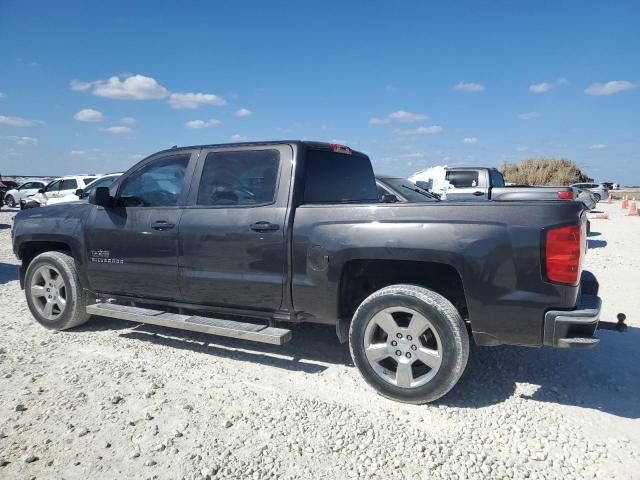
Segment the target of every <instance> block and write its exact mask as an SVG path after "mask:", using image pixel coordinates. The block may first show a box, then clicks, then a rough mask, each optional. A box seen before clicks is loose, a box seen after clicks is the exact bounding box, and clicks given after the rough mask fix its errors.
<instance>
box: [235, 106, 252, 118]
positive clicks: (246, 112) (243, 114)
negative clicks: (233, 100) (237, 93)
mask: <svg viewBox="0 0 640 480" xmlns="http://www.w3.org/2000/svg"><path fill="white" fill-rule="evenodd" d="M234 115H235V116H236V117H249V116H251V115H253V112H252V111H251V110H249V109H247V108H241V109H240V110H236V111H235V112H234Z"/></svg>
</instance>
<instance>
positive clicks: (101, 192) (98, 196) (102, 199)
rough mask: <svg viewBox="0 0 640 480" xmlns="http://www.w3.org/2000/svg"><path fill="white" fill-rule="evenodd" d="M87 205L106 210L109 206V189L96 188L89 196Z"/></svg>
mask: <svg viewBox="0 0 640 480" xmlns="http://www.w3.org/2000/svg"><path fill="white" fill-rule="evenodd" d="M89 203H91V204H93V205H97V206H99V207H105V208H108V207H109V206H110V205H111V197H110V196H109V187H96V188H94V189H93V190H92V191H91V193H90V194H89Z"/></svg>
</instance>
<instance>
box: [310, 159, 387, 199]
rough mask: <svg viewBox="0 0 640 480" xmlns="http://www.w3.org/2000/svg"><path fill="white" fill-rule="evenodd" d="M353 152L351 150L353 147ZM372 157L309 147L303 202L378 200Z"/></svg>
mask: <svg viewBox="0 0 640 480" xmlns="http://www.w3.org/2000/svg"><path fill="white" fill-rule="evenodd" d="M349 152H351V151H350V150H349ZM378 201H379V200H378V190H377V187H376V181H375V177H374V174H373V168H372V167H371V162H370V161H369V157H367V156H366V155H363V154H362V153H358V152H351V153H340V152H334V151H332V150H329V149H326V150H325V149H319V148H309V149H308V150H307V153H306V158H305V173H304V195H303V203H305V204H317V203H320V204H322V203H377V202H378Z"/></svg>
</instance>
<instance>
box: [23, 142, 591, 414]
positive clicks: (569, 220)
mask: <svg viewBox="0 0 640 480" xmlns="http://www.w3.org/2000/svg"><path fill="white" fill-rule="evenodd" d="M45 211H46V212H45ZM585 222H586V218H585V209H584V206H583V205H581V204H580V203H578V202H561V201H535V202H530V201H514V202H504V203H500V202H475V203H469V202H454V201H449V202H440V201H431V202H424V203H417V202H416V203H413V202H404V203H402V202H398V203H381V202H380V201H379V199H378V192H377V189H376V180H375V177H374V173H373V170H372V167H371V163H370V161H369V158H368V157H367V156H366V155H364V154H362V153H359V152H356V151H352V150H351V149H350V148H348V147H344V146H341V145H332V144H326V143H316V142H306V141H304V142H303V141H282V142H259V143H244V144H225V145H204V146H195V147H184V148H173V149H170V150H165V151H162V152H159V153H157V154H154V155H151V156H150V157H148V158H146V159H144V160H142V161H141V162H140V163H138V164H137V165H135V166H134V167H132V168H131V169H130V170H129V171H127V172H126V173H124V174H123V175H122V176H121V177H120V178H118V179H117V180H116V181H115V182H114V183H113V184H112V185H111V187H109V188H106V187H99V188H95V189H94V190H93V191H92V193H91V195H90V198H89V202H88V203H81V202H76V203H70V204H66V205H52V206H48V207H47V208H45V209H32V210H25V211H22V212H20V213H19V214H18V215H17V216H16V218H15V220H14V229H13V232H12V236H13V249H14V252H15V253H16V255H17V256H18V257H19V258H20V259H21V260H22V266H21V269H20V281H21V285H22V286H23V287H24V289H25V294H26V300H27V304H28V306H29V308H30V310H31V312H32V314H33V316H34V317H35V319H36V320H37V321H38V322H39V323H40V324H42V325H43V326H44V327H46V328H51V329H58V330H64V329H68V328H72V327H74V326H77V325H80V324H81V323H84V322H85V321H87V320H88V318H89V316H90V315H100V316H106V317H111V318H120V319H125V320H131V321H136V322H141V323H149V324H155V325H163V326H167V327H172V328H177V329H183V330H192V331H198V332H206V333H211V334H215V335H221V336H228V337H236V338H244V339H247V340H255V341H260V342H266V343H273V344H282V343H284V342H286V341H288V340H289V339H290V338H291V335H292V331H291V326H292V325H294V324H296V323H301V322H314V323H321V324H327V325H332V326H334V327H335V329H336V333H337V336H338V338H339V339H340V341H342V342H348V343H349V347H350V350H351V354H352V357H353V360H354V363H355V365H356V367H357V368H358V369H359V371H360V372H361V374H362V376H363V377H364V379H365V380H366V381H367V382H368V383H369V384H370V385H371V386H373V388H375V389H376V390H377V391H378V392H379V393H381V394H382V395H384V396H386V397H389V398H392V399H396V400H399V401H404V402H412V403H424V402H429V401H433V400H435V399H437V398H439V397H441V396H443V395H445V394H446V393H447V392H448V391H449V390H450V389H451V388H452V387H453V386H454V385H455V384H456V382H457V381H458V379H459V378H460V376H461V375H462V373H463V371H464V369H465V365H466V363H467V358H468V353H469V341H470V339H473V341H475V343H476V344H478V345H484V346H491V345H501V344H511V345H528V346H538V347H539V346H543V345H544V346H554V347H564V348H585V347H593V346H595V345H597V343H598V341H599V340H598V339H597V338H595V337H594V333H595V330H596V327H597V326H598V321H599V313H600V305H601V301H600V298H599V297H598V296H597V293H598V284H597V281H596V280H595V278H594V277H593V276H591V275H589V274H588V272H582V264H583V259H584V255H585V253H586V248H587V242H586V234H585ZM318 348H322V346H321V345H318Z"/></svg>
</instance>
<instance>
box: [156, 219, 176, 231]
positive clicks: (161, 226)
mask: <svg viewBox="0 0 640 480" xmlns="http://www.w3.org/2000/svg"><path fill="white" fill-rule="evenodd" d="M174 227H175V225H174V224H173V223H170V222H167V221H165V220H158V221H157V222H153V224H152V225H151V228H153V229H154V230H159V231H164V230H171V229H172V228H174Z"/></svg>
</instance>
